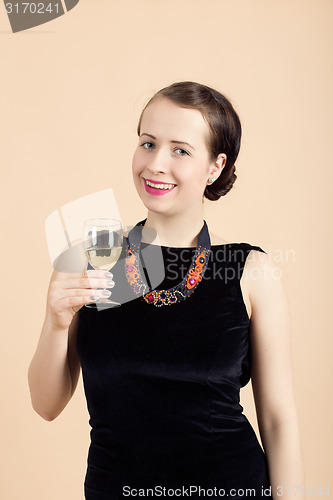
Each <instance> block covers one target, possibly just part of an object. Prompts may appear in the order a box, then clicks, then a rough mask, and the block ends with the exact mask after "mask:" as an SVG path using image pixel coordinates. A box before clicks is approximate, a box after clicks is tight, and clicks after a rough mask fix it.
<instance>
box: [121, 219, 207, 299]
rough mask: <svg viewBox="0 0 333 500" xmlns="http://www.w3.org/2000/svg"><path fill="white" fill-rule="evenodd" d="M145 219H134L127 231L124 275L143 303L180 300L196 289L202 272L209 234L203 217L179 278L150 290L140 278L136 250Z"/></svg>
mask: <svg viewBox="0 0 333 500" xmlns="http://www.w3.org/2000/svg"><path fill="white" fill-rule="evenodd" d="M146 220H147V219H144V220H142V221H140V222H138V223H137V224H136V225H135V226H134V227H133V228H132V229H131V231H130V232H129V233H128V237H127V240H128V243H127V254H126V258H125V266H126V278H127V280H128V282H129V284H130V286H131V287H132V289H133V291H134V293H135V294H136V295H137V296H139V295H142V297H143V300H144V301H145V302H147V304H153V305H154V306H156V307H162V306H171V305H172V304H176V303H177V302H180V301H182V300H186V299H187V298H188V297H189V296H190V295H191V294H192V293H193V292H194V290H196V288H197V286H198V285H199V283H200V282H201V280H202V278H203V275H204V274H205V271H206V268H207V265H208V260H209V254H210V237H209V232H208V227H207V224H206V221H204V225H203V227H202V229H201V231H200V233H199V236H198V243H197V247H196V249H195V253H194V255H193V258H192V262H191V265H190V267H189V270H188V271H187V274H186V276H185V277H184V279H183V281H181V282H180V283H178V285H176V286H174V287H173V288H170V289H168V290H151V289H148V286H147V285H146V283H145V282H144V281H143V279H142V276H141V274H140V267H139V254H140V245H141V236H142V229H143V226H144V224H145V222H146Z"/></svg>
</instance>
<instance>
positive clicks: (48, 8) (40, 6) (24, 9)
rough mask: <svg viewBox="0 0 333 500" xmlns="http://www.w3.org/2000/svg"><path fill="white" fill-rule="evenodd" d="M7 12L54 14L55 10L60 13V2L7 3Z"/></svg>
mask: <svg viewBox="0 0 333 500" xmlns="http://www.w3.org/2000/svg"><path fill="white" fill-rule="evenodd" d="M5 6H6V11H7V14H12V13H14V14H45V13H47V12H48V13H49V14H52V13H53V12H55V13H56V14H59V3H58V2H57V3H54V4H52V3H49V4H45V3H33V2H22V3H20V4H19V3H10V2H8V3H6V4H5Z"/></svg>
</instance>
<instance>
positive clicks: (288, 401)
mask: <svg viewBox="0 0 333 500" xmlns="http://www.w3.org/2000/svg"><path fill="white" fill-rule="evenodd" d="M251 255H252V258H251ZM251 255H249V257H248V259H247V262H246V265H245V268H244V273H246V284H247V288H248V291H249V297H250V302H251V309H252V315H251V327H250V336H251V337H250V338H251V350H252V370H251V378H252V389H253V395H254V400H255V406H256V412H257V418H258V426H259V431H260V436H261V440H262V444H263V448H264V451H265V453H266V456H267V461H268V468H269V475H270V482H271V486H272V495H273V498H274V499H278V498H280V495H277V492H281V488H279V489H278V486H282V487H283V493H284V494H285V495H286V494H287V493H286V492H287V490H286V488H288V487H289V494H290V495H293V496H294V495H295V493H296V489H295V488H294V487H295V486H302V485H304V473H303V458H302V452H301V445H300V436H299V425H298V418H297V412H296V404H295V396H294V381H293V366H292V349H291V318H290V310H289V303H288V298H287V295H286V292H285V288H284V285H283V282H282V279H281V277H280V275H281V270H280V269H279V268H278V267H277V266H276V265H275V264H274V263H273V262H272V261H271V260H270V259H269V256H268V255H266V254H263V253H261V252H259V251H256V250H253V251H251ZM253 269H256V272H254V271H253V274H252V276H256V277H257V276H258V274H259V275H260V276H259V278H252V279H251V277H250V276H251V270H253ZM258 270H260V272H259V271H258ZM248 272H249V274H248ZM298 494H300V493H298Z"/></svg>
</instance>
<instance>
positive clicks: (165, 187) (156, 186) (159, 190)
mask: <svg viewBox="0 0 333 500" xmlns="http://www.w3.org/2000/svg"><path fill="white" fill-rule="evenodd" d="M144 181H145V188H146V191H147V193H149V194H153V195H158V196H159V195H163V194H166V193H168V192H170V191H172V190H173V189H174V188H175V187H176V184H167V183H166V182H152V181H150V180H148V179H144Z"/></svg>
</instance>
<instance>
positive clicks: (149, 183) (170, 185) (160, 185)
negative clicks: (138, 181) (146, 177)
mask: <svg viewBox="0 0 333 500" xmlns="http://www.w3.org/2000/svg"><path fill="white" fill-rule="evenodd" d="M146 183H147V185H148V186H150V187H153V188H155V189H171V188H173V187H174V186H175V185H176V184H154V183H153V182H149V181H146Z"/></svg>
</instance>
